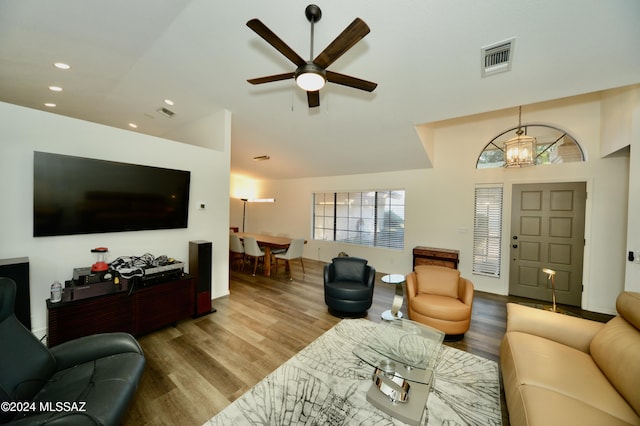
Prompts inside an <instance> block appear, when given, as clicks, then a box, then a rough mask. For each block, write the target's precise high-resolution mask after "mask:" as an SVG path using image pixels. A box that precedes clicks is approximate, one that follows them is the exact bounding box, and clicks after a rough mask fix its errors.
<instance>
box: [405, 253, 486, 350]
mask: <svg viewBox="0 0 640 426" xmlns="http://www.w3.org/2000/svg"><path fill="white" fill-rule="evenodd" d="M406 285H407V310H408V311H409V319H411V320H413V321H416V322H420V323H423V324H426V325H428V326H430V327H433V328H436V329H438V330H440V331H442V332H444V333H445V334H446V335H447V336H449V337H450V338H454V337H462V335H464V333H465V332H467V330H469V326H470V325H471V308H472V306H473V283H472V282H471V281H469V280H468V279H466V278H462V277H461V276H460V271H458V270H457V269H452V268H447V267H445V266H435V265H418V266H416V267H415V269H414V271H413V272H412V273H410V274H409V275H407V283H406Z"/></svg>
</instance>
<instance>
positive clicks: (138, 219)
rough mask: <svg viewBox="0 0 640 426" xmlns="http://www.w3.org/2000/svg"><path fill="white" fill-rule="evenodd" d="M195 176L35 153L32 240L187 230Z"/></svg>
mask: <svg viewBox="0 0 640 426" xmlns="http://www.w3.org/2000/svg"><path fill="white" fill-rule="evenodd" d="M190 179H191V172H188V171H184V170H173V169H164V168H160V167H150V166H142V165H137V164H128V163H118V162H114V161H104V160H98V159H92V158H81V157H72V156H67V155H60V154H51V153H46V152H37V151H35V152H34V153H33V236H34V237H46V236H54V235H74V234H93V233H104V232H124V231H141V230H151V229H173V228H186V227H187V222H188V216H189V184H190Z"/></svg>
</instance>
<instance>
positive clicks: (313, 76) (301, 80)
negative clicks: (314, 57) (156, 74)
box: [295, 62, 327, 92]
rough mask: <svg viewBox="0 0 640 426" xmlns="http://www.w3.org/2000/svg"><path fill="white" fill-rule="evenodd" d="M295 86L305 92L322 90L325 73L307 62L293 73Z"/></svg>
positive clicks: (325, 80)
mask: <svg viewBox="0 0 640 426" xmlns="http://www.w3.org/2000/svg"><path fill="white" fill-rule="evenodd" d="M295 78H296V84H297V85H298V87H300V88H301V89H303V90H306V91H307V92H315V91H318V90H320V89H322V88H323V87H324V85H325V83H326V82H327V79H326V73H325V71H324V70H323V69H322V68H320V67H319V66H317V65H316V64H314V63H313V62H309V63H307V64H306V65H303V66H301V67H300V68H298V70H296V73H295Z"/></svg>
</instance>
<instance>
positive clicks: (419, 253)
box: [413, 246, 460, 269]
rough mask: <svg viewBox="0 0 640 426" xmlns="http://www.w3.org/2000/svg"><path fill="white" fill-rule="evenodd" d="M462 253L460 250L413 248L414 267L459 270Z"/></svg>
mask: <svg viewBox="0 0 640 426" xmlns="http://www.w3.org/2000/svg"><path fill="white" fill-rule="evenodd" d="M458 262H460V252H459V251H458V250H449V249H440V248H433V247H421V246H418V247H414V248H413V267H414V268H415V267H416V265H440V266H446V267H448V268H453V269H458Z"/></svg>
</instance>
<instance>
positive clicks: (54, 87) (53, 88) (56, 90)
mask: <svg viewBox="0 0 640 426" xmlns="http://www.w3.org/2000/svg"><path fill="white" fill-rule="evenodd" d="M49 90H51V91H52V92H62V87H60V86H49Z"/></svg>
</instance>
